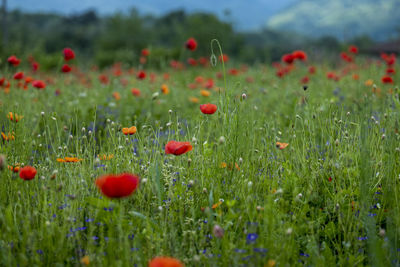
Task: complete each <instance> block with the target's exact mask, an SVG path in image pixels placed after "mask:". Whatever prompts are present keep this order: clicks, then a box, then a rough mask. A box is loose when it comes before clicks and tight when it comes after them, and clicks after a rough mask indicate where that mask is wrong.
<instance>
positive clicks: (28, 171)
mask: <svg viewBox="0 0 400 267" xmlns="http://www.w3.org/2000/svg"><path fill="white" fill-rule="evenodd" d="M36 173H37V171H36V169H35V168H34V167H32V166H26V167H23V168H22V169H21V170H20V172H19V177H21V179H24V180H32V179H33V178H35V175H36Z"/></svg>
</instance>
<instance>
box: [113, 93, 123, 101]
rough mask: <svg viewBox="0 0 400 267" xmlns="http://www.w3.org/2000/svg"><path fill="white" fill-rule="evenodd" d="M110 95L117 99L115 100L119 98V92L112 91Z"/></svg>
mask: <svg viewBox="0 0 400 267" xmlns="http://www.w3.org/2000/svg"><path fill="white" fill-rule="evenodd" d="M112 96H113V97H114V99H115V100H117V101H118V100H120V99H121V95H120V93H118V92H114V93H113V94H112Z"/></svg>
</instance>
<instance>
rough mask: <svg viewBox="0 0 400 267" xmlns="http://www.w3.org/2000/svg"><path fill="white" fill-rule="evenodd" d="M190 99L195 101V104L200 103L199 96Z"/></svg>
mask: <svg viewBox="0 0 400 267" xmlns="http://www.w3.org/2000/svg"><path fill="white" fill-rule="evenodd" d="M189 101H190V102H192V103H194V104H197V103H199V99H198V98H197V97H189Z"/></svg>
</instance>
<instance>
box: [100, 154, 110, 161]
mask: <svg viewBox="0 0 400 267" xmlns="http://www.w3.org/2000/svg"><path fill="white" fill-rule="evenodd" d="M97 157H98V158H99V159H100V160H111V159H113V158H114V154H110V155H106V154H100V155H97Z"/></svg>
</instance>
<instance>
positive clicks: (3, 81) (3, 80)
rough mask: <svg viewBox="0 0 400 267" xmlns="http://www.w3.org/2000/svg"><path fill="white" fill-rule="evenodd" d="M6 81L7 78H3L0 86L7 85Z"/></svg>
mask: <svg viewBox="0 0 400 267" xmlns="http://www.w3.org/2000/svg"><path fill="white" fill-rule="evenodd" d="M5 81H6V78H4V77H3V78H1V79H0V86H3V85H4V83H5Z"/></svg>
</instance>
